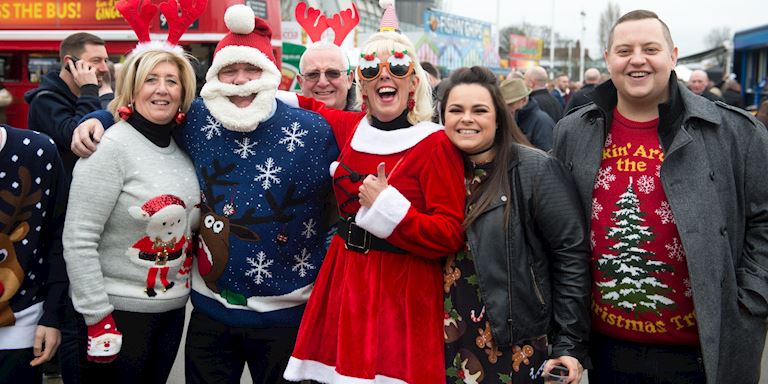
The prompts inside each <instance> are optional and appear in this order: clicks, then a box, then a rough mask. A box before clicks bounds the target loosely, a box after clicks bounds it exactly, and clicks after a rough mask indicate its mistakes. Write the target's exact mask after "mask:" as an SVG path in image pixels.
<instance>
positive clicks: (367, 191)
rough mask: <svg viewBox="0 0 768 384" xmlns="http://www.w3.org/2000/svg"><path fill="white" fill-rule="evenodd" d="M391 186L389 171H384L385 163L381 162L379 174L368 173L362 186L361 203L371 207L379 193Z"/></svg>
mask: <svg viewBox="0 0 768 384" xmlns="http://www.w3.org/2000/svg"><path fill="white" fill-rule="evenodd" d="M388 186H389V183H388V182H387V173H386V172H385V171H384V163H383V162H381V163H379V167H378V169H377V175H376V176H374V175H368V176H367V177H366V178H365V180H363V185H361V186H360V194H359V195H358V196H359V197H360V205H361V206H363V207H368V208H370V207H371V206H372V205H373V202H374V201H376V198H377V197H379V194H380V193H381V192H382V191H383V190H384V189H385V188H387V187H388Z"/></svg>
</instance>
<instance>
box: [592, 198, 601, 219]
mask: <svg viewBox="0 0 768 384" xmlns="http://www.w3.org/2000/svg"><path fill="white" fill-rule="evenodd" d="M602 211H603V206H602V205H600V203H598V202H597V198H596V197H593V198H592V219H594V220H597V219H598V216H599V215H600V212H602Z"/></svg>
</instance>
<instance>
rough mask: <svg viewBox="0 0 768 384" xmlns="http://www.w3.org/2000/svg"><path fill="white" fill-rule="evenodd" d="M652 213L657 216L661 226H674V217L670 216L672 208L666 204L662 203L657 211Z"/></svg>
mask: <svg viewBox="0 0 768 384" xmlns="http://www.w3.org/2000/svg"><path fill="white" fill-rule="evenodd" d="M654 212H656V214H657V215H659V218H660V219H661V223H662V224H670V223H671V224H675V216H674V215H673V214H672V207H670V206H669V203H668V202H666V201H662V202H661V206H660V207H659V209H657V210H655V211H654Z"/></svg>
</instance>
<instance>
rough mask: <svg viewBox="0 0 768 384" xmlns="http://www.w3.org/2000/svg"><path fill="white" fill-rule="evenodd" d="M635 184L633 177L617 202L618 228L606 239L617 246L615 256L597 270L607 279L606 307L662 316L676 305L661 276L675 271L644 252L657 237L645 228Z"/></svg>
mask: <svg viewBox="0 0 768 384" xmlns="http://www.w3.org/2000/svg"><path fill="white" fill-rule="evenodd" d="M632 184H633V182H632V178H631V177H630V179H629V186H628V187H627V190H626V192H624V193H622V194H621V196H619V200H618V201H617V202H616V206H617V207H618V209H617V210H615V211H614V212H613V222H614V226H613V227H609V228H608V231H607V233H606V238H610V239H613V240H615V241H616V243H615V244H614V245H613V246H612V247H610V248H608V250H609V251H612V252H613V253H604V254H602V255H601V257H600V259H599V260H598V261H597V270H598V271H600V272H601V273H602V277H603V279H602V280H603V281H598V283H597V287H598V288H599V290H600V295H601V297H602V300H603V302H604V303H606V304H611V305H613V306H614V307H617V308H622V309H624V310H625V311H626V312H628V313H631V312H634V313H635V316H637V315H639V314H641V313H645V312H651V311H652V312H656V313H657V314H659V315H660V314H661V310H662V309H665V308H669V309H674V308H675V307H676V305H675V302H674V301H672V300H671V299H670V298H669V297H668V296H669V294H670V293H672V291H673V289H672V288H670V287H669V286H668V285H667V284H664V282H662V281H661V280H660V279H659V277H658V273H660V272H674V269H673V268H672V266H670V265H668V264H665V263H663V262H661V261H656V260H652V259H651V257H652V256H654V254H653V252H650V251H648V250H646V249H643V245H645V244H647V243H649V242H651V241H652V240H653V238H654V234H653V232H652V231H651V229H652V228H651V227H649V226H644V225H643V223H644V222H645V219H643V216H645V213H644V212H641V211H640V200H638V198H637V195H636V194H635V190H634V188H633V187H632Z"/></svg>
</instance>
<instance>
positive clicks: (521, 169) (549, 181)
mask: <svg viewBox="0 0 768 384" xmlns="http://www.w3.org/2000/svg"><path fill="white" fill-rule="evenodd" d="M510 150H512V151H514V153H515V155H513V156H512V159H513V160H512V161H511V164H509V170H508V172H509V177H510V190H511V195H512V196H504V195H503V194H502V193H501V192H499V198H498V199H497V200H496V202H495V203H494V204H492V205H490V206H489V207H488V209H487V210H486V212H484V213H483V214H482V215H481V216H480V217H479V218H478V219H477V220H476V221H475V222H474V223H473V224H472V225H471V226H470V227H469V228H468V229H467V238H468V240H469V247H470V249H471V250H472V252H473V255H474V258H475V268H476V270H477V276H478V282H479V287H480V292H481V295H482V298H483V301H484V302H485V304H486V314H487V316H488V319H489V321H490V323H491V329H492V332H493V336H494V339H495V340H496V342H497V343H498V344H499V345H511V344H512V343H514V342H517V341H519V340H524V339H527V338H532V337H537V336H541V335H545V334H547V335H549V337H550V343H552V347H553V348H552V356H553V357H557V356H563V355H567V356H573V357H575V358H577V359H578V360H579V362H581V363H582V365H584V366H588V364H589V362H588V361H587V359H588V357H587V341H588V339H589V328H590V323H589V321H590V320H589V319H590V317H589V300H590V289H591V286H590V266H589V263H590V260H589V245H588V244H589V237H588V235H587V230H586V225H585V223H584V215H583V214H582V207H581V203H580V201H579V197H578V193H577V192H576V188H575V186H574V184H573V179H572V177H571V175H570V174H569V173H568V172H567V171H566V170H565V168H564V167H563V166H562V164H561V163H560V162H559V161H558V160H556V159H554V158H552V157H550V156H548V155H547V154H545V153H544V152H541V151H539V150H535V149H532V148H528V147H524V146H521V145H517V144H515V145H514V146H513V147H512V148H511V149H510ZM497 166H498V165H497ZM518 180H519V184H520V188H517V184H518ZM520 196H522V198H521V197H520ZM508 199H512V200H511V201H512V206H511V211H510V218H509V222H508V223H504V222H503V217H504V204H505V202H506V201H507V200H508ZM521 210H522V211H523V212H524V215H523V216H522V218H521V216H520V215H519V213H520V211H521ZM523 223H524V224H523ZM505 224H506V225H505Z"/></svg>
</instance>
